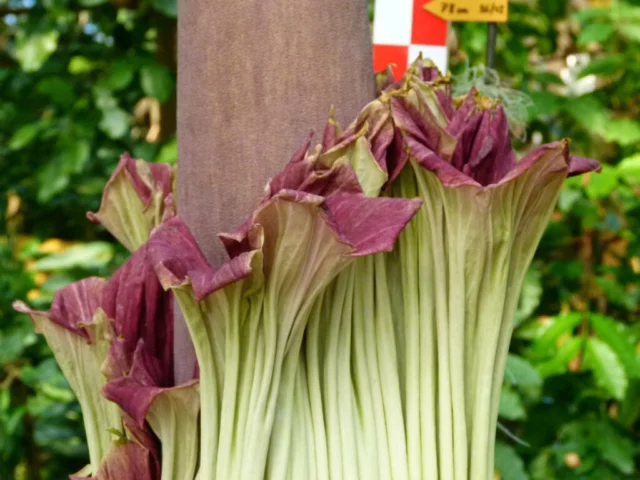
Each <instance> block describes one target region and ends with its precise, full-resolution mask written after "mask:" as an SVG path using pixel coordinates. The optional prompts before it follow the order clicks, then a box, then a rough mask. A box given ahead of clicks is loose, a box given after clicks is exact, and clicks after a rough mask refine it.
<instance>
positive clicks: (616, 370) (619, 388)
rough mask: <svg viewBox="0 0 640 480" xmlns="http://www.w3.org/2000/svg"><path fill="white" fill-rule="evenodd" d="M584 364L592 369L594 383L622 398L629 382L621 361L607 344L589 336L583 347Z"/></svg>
mask: <svg viewBox="0 0 640 480" xmlns="http://www.w3.org/2000/svg"><path fill="white" fill-rule="evenodd" d="M585 366H586V367H587V368H589V369H590V370H592V371H593V374H594V377H595V380H596V383H597V384H598V386H599V387H600V388H602V389H604V390H605V391H606V392H607V393H609V394H610V395H611V396H612V397H614V398H616V399H618V400H622V399H623V398H624V394H625V391H626V389H627V386H628V384H629V380H628V378H627V374H626V372H625V370H624V367H623V365H622V362H621V361H620V359H619V358H618V356H617V355H616V353H615V352H614V351H613V350H612V349H611V347H610V346H609V345H607V344H606V343H604V342H603V341H602V340H600V339H598V338H594V337H592V338H589V339H588V340H587V343H586V348H585Z"/></svg>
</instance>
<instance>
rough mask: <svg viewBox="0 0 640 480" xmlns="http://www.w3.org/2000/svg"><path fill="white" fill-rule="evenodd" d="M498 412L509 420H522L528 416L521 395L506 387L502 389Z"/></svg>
mask: <svg viewBox="0 0 640 480" xmlns="http://www.w3.org/2000/svg"><path fill="white" fill-rule="evenodd" d="M498 412H499V415H500V417H501V418H506V419H507V420H522V419H524V418H526V416H527V413H526V411H525V409H524V405H523V404H522V400H521V399H520V394H519V393H518V392H517V391H515V390H514V389H512V388H510V387H508V386H506V385H505V386H503V387H502V393H501V395H500V408H499V411H498Z"/></svg>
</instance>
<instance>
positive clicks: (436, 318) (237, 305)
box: [18, 61, 598, 480]
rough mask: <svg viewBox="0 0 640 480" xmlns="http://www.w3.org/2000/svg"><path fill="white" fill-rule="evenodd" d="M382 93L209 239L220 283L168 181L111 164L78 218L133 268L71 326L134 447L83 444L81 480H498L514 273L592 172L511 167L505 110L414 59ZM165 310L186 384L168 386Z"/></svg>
mask: <svg viewBox="0 0 640 480" xmlns="http://www.w3.org/2000/svg"><path fill="white" fill-rule="evenodd" d="M378 80H379V86H380V88H381V90H382V91H381V94H380V96H379V97H378V98H377V99H376V100H375V101H374V102H372V103H371V104H369V105H368V106H366V107H365V108H364V110H363V111H362V113H361V114H360V115H359V116H358V118H357V119H356V120H354V122H353V123H352V124H351V125H350V126H349V127H348V128H347V129H346V131H345V132H344V133H342V132H341V131H340V129H339V127H338V126H337V125H336V123H335V121H333V119H331V120H330V121H329V123H328V125H327V128H326V129H325V132H324V135H323V138H322V144H321V145H319V146H318V147H317V148H316V149H312V150H310V149H309V147H310V144H309V143H307V144H305V145H304V146H303V148H302V149H301V150H300V151H299V152H298V153H296V155H294V157H293V159H292V160H291V161H290V162H289V164H288V165H287V166H286V168H285V169H284V170H283V172H282V173H281V174H279V175H277V176H276V177H274V178H273V179H272V180H271V181H270V182H269V184H268V185H267V190H266V195H265V198H264V199H263V200H262V201H261V202H260V204H259V205H258V208H257V209H256V211H255V212H254V213H253V214H252V215H251V216H250V217H249V219H248V220H247V221H246V222H245V223H244V224H243V225H242V226H241V227H240V228H238V229H237V230H235V231H234V232H232V233H226V234H221V235H220V239H221V240H222V242H223V243H224V246H225V247H226V249H227V252H228V254H229V260H228V261H227V262H226V263H225V264H223V265H222V266H220V267H219V268H214V267H212V266H211V265H209V263H208V262H207V260H206V258H205V257H204V255H203V254H202V252H201V251H200V248H199V246H198V245H197V243H196V241H195V240H194V238H193V236H192V235H191V234H190V232H189V230H188V228H187V226H186V225H185V224H184V222H183V221H182V220H181V219H180V218H179V216H176V215H175V208H174V206H173V203H172V193H171V192H172V186H173V183H174V176H173V172H172V171H171V170H170V169H169V167H166V166H161V165H157V164H154V165H146V164H144V163H143V162H140V161H135V160H132V159H131V158H129V157H123V160H122V161H121V164H120V165H119V167H118V169H117V170H116V172H115V173H114V176H113V177H112V179H111V180H110V181H109V183H108V186H107V189H106V192H105V197H104V198H103V203H102V206H101V208H100V211H99V212H98V213H97V214H92V215H91V216H90V218H92V219H94V220H97V221H99V222H100V223H102V224H103V225H104V226H105V227H106V228H108V229H109V230H110V231H112V233H113V234H114V236H116V238H118V239H119V240H120V241H121V242H122V243H123V244H124V245H125V246H126V247H127V248H129V249H130V250H131V251H132V252H134V253H133V256H132V258H131V259H130V260H129V261H128V262H127V263H126V264H125V265H124V266H123V267H121V268H120V270H118V272H117V273H116V274H115V275H114V278H112V279H111V280H110V281H109V282H108V283H107V284H106V286H105V284H104V282H103V281H101V280H97V279H92V280H89V281H85V282H93V283H95V284H96V285H98V284H99V286H100V288H99V291H100V295H101V297H100V299H99V300H95V301H94V302H93V303H92V307H91V308H89V309H85V310H86V312H89V313H83V315H82V318H83V319H82V322H81V323H78V321H75V320H73V321H71V320H69V321H67V323H68V325H70V326H71V328H69V326H67V327H66V328H67V331H68V332H70V333H69V334H71V333H73V334H74V335H76V336H77V332H76V331H74V328H76V329H79V328H86V325H88V323H87V322H89V323H90V322H92V321H94V322H95V320H93V319H94V318H95V315H94V311H97V312H98V314H99V315H98V317H99V318H103V317H104V319H106V320H104V321H106V322H107V323H106V325H108V327H109V329H110V330H109V331H110V332H111V333H110V334H109V335H106V336H104V338H105V339H106V348H105V347H104V346H103V347H102V348H101V350H100V355H99V357H96V358H98V359H97V360H96V359H93V360H92V362H93V364H91V365H93V366H91V368H90V371H91V373H88V372H89V370H88V369H86V368H85V369H84V371H83V374H86V375H93V377H92V378H91V379H88V380H87V382H89V383H90V385H91V392H92V393H91V395H92V396H91V397H90V398H91V401H94V402H95V403H96V405H99V406H100V407H99V408H103V409H107V410H108V411H109V412H111V415H114V413H113V412H115V415H114V420H113V422H116V423H117V425H118V426H120V428H123V429H124V433H123V436H124V437H126V439H125V440H122V439H120V441H121V442H122V441H124V442H125V444H124V445H115V446H113V447H112V450H113V453H109V454H107V452H106V450H107V448H106V447H105V446H104V445H103V444H104V438H105V437H104V435H105V432H104V430H100V427H99V426H98V427H95V425H93V424H92V425H89V426H88V427H87V433H88V437H92V435H93V433H92V432H93V430H91V429H94V430H95V428H98V430H99V433H100V434H101V435H102V437H101V438H102V440H101V441H102V443H101V444H100V445H103V446H102V447H100V448H99V449H98V448H97V447H96V448H94V449H93V450H95V453H92V459H91V463H92V468H91V472H89V473H92V474H93V475H94V477H97V478H112V477H109V476H108V475H107V474H106V473H105V472H109V471H114V472H115V471H122V470H118V469H121V467H122V466H123V465H124V464H126V463H127V461H124V460H123V459H127V458H129V459H131V461H130V462H129V463H130V464H131V472H133V471H136V472H138V473H136V474H135V476H137V477H139V478H145V477H144V475H148V478H162V479H170V478H185V479H193V478H198V480H209V479H236V478H237V479H240V478H241V479H261V478H272V479H281V478H294V479H297V478H315V479H326V478H332V479H339V478H344V479H351V478H362V479H365V478H366V479H370V478H394V479H395V478H397V479H405V478H406V479H408V478H424V479H442V480H450V479H452V480H463V479H464V480H467V479H469V480H477V479H478V480H488V479H490V478H491V477H492V474H493V471H492V470H493V445H494V435H495V426H496V422H497V414H498V404H499V395H500V387H501V384H502V376H503V371H504V366H505V360H506V355H507V351H508V345H509V340H510V337H511V329H512V321H513V316H514V312H515V308H516V305H517V301H518V296H519V291H520V285H521V283H522V279H523V276H524V274H525V272H526V270H527V268H528V265H529V263H530V261H531V258H532V256H533V253H534V251H535V248H536V246H537V244H538V242H539V240H540V237H541V235H542V233H543V230H544V228H545V226H546V224H547V222H548V220H549V217H550V215H551V213H552V211H553V208H554V205H555V202H556V199H557V196H558V194H559V191H560V188H561V185H562V182H563V180H564V179H565V178H566V177H567V176H570V175H575V174H579V173H583V172H587V171H591V170H595V169H597V168H598V165H597V163H596V162H593V161H591V160H586V159H582V158H579V157H572V156H571V155H570V154H569V151H568V143H567V142H566V141H562V142H556V143H552V144H549V145H545V146H542V147H539V148H538V149H536V150H534V151H533V152H531V153H530V154H528V155H526V156H524V157H523V158H522V159H520V160H518V159H517V158H516V155H515V153H514V151H513V149H512V147H511V141H510V138H509V130H508V122H507V118H506V116H505V114H504V111H503V109H502V107H501V106H500V105H497V104H495V102H493V101H491V100H489V99H487V98H485V97H482V96H481V95H479V94H478V93H477V92H476V91H471V92H470V93H469V94H468V95H466V96H464V97H463V98H459V99H454V98H452V97H451V93H450V85H449V81H448V79H447V78H442V77H440V76H439V74H438V73H437V71H436V70H435V69H433V68H430V67H429V66H428V65H423V64H422V63H421V61H418V63H416V64H415V65H414V66H413V67H412V68H411V69H410V71H409V72H408V73H407V75H406V76H405V78H404V79H403V81H401V82H398V83H395V84H391V83H390V82H385V81H384V78H383V77H378ZM213 207H214V208H215V207H216V206H213ZM405 227H406V228H405ZM403 229H404V230H403ZM398 236H399V238H400V239H399V241H398V242H397V243H396V238H398ZM394 245H395V246H394ZM93 283H92V284H93ZM79 285H81V284H77V285H76V286H71V287H67V288H68V289H78V288H79ZM160 286H162V287H164V289H166V290H167V291H166V292H164V291H161V289H160ZM69 291H71V290H69ZM63 294H64V291H63V292H61V293H60V295H63ZM174 298H175V300H176V301H177V304H178V305H179V306H180V308H181V310H182V313H183V315H184V317H185V320H186V323H187V326H188V328H189V332H190V336H191V340H192V342H193V345H194V347H195V351H196V355H197V359H198V367H199V382H198V381H195V380H193V381H191V382H188V383H186V384H184V385H175V381H174V375H173V366H172V365H173V362H172V356H173V350H172V345H173V344H172V341H171V338H172V331H173V330H172V329H173V308H172V304H173V299H174ZM18 308H20V309H21V310H22V311H25V310H26V306H24V305H23V304H19V305H18ZM56 308H58V307H56V304H55V303H54V307H53V309H52V312H51V313H50V314H48V316H49V318H51V320H53V321H54V323H55V322H58V323H55V325H58V324H59V323H60V322H59V321H58V320H54V318H58V317H57V316H56V314H54V313H53V312H54V310H55V309H56ZM83 312H84V311H83ZM88 314H90V315H89V317H87V315H88ZM32 316H34V320H36V321H37V322H38V325H40V324H41V323H43V322H45V321H49V320H48V319H46V318H45V314H42V313H39V314H38V317H37V318H35V314H34V313H33V312H32ZM73 322H75V323H73ZM65 325H66V324H65ZM39 328H41V329H42V328H43V327H39ZM65 333H66V332H65ZM67 336H68V335H67ZM65 338H66V337H65ZM79 338H82V339H83V340H85V343H84V344H81V345H79V346H75V344H74V347H73V348H74V349H78V351H79V352H84V351H85V350H88V349H89V351H90V352H92V351H97V350H96V348H95V345H94V343H89V344H87V343H86V340H87V338H85V337H79ZM92 338H93V337H89V340H91V339H92ZM47 340H48V341H49V342H50V344H51V346H52V349H53V350H54V352H55V351H56V350H58V351H60V349H61V347H60V345H56V342H58V341H59V340H57V337H55V336H51V335H48V336H47ZM76 343H77V342H76ZM87 345H89V346H87ZM96 345H97V343H96ZM91 348H93V350H90V349H91ZM67 355H68V353H67ZM94 356H95V355H94ZM59 362H60V363H61V366H62V368H63V371H64V373H65V374H66V375H67V377H68V378H69V379H70V383H72V387H74V384H73V382H74V380H73V378H74V377H73V375H76V376H77V374H76V373H75V372H76V370H74V366H73V361H69V360H66V363H65V361H64V360H63V359H59ZM87 365H88V364H87ZM101 375H102V376H101ZM98 379H99V381H98ZM107 380H108V381H107ZM105 381H107V382H106V384H105ZM103 384H104V385H103ZM75 390H77V391H76V393H77V394H78V396H79V397H81V396H82V391H81V388H80V387H77V388H76V387H74V391H75ZM96 392H97V393H100V392H102V393H103V396H102V397H100V396H99V395H97V393H96ZM85 396H86V395H85ZM88 398H89V397H88ZM109 401H112V402H114V403H110V402H109ZM82 402H83V400H82V398H81V403H82ZM85 403H86V401H85ZM82 407H83V410H84V409H85V408H86V409H87V411H88V412H91V411H92V410H90V409H91V408H94V410H95V408H98V407H96V406H94V405H88V406H86V407H85V404H82ZM118 407H119V408H118ZM198 415H199V422H198ZM94 424H95V422H94ZM89 442H90V444H91V442H92V440H91V438H89ZM158 443H160V447H158ZM107 447H108V445H107ZM110 451H111V450H110ZM133 458H135V460H133ZM145 465H146V467H145ZM196 467H197V469H198V470H197V471H198V473H197V474H196V473H195V472H196ZM110 468H111V470H109V469H110ZM145 468H146V470H145ZM142 470H145V473H140V472H141V471H142ZM131 472H129V473H131ZM121 475H122V474H121ZM122 478H124V477H122Z"/></svg>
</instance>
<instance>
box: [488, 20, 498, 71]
mask: <svg viewBox="0 0 640 480" xmlns="http://www.w3.org/2000/svg"><path fill="white" fill-rule="evenodd" d="M497 38H498V24H497V23H493V22H492V23H489V24H488V27H487V67H489V68H494V66H495V64H496V41H497Z"/></svg>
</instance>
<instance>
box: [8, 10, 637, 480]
mask: <svg viewBox="0 0 640 480" xmlns="http://www.w3.org/2000/svg"><path fill="white" fill-rule="evenodd" d="M595 4H599V5H600V4H601V5H605V4H607V2H606V1H605V2H602V1H600V2H588V1H586V0H573V1H566V2H564V1H558V0H519V1H515V0H514V1H512V2H510V9H511V15H510V19H509V22H508V23H507V24H505V25H500V26H499V35H498V62H497V65H496V69H497V71H498V73H499V75H500V77H501V79H502V81H503V82H504V84H505V86H506V87H510V88H513V89H516V90H519V91H521V92H523V93H525V94H526V95H527V96H528V97H529V98H531V100H532V106H531V107H530V108H528V109H526V110H522V108H521V109H520V112H521V116H522V118H521V121H522V126H523V127H524V128H523V129H522V131H521V132H518V133H523V132H525V131H526V135H521V137H522V139H521V140H520V141H519V142H518V144H517V146H518V148H519V149H522V150H525V149H527V148H529V147H530V146H531V144H532V143H540V142H546V141H551V140H555V139H559V138H562V137H570V138H572V147H573V150H574V152H575V153H577V154H581V155H585V156H591V157H594V158H597V159H599V160H600V161H601V162H603V164H604V168H603V172H602V174H601V175H590V176H587V177H582V178H578V179H574V180H570V181H568V182H567V185H566V188H565V189H564V191H563V193H562V195H561V198H560V202H559V205H558V209H557V212H556V214H555V215H554V218H553V221H552V223H551V225H550V226H549V228H548V230H547V232H546V234H545V236H544V238H543V241H542V244H541V246H540V249H539V251H538V254H537V256H536V259H535V261H534V264H533V266H532V268H531V270H530V271H529V273H528V275H527V279H526V284H525V289H524V292H523V296H522V299H521V303H520V308H519V311H518V314H517V316H516V318H515V319H514V321H515V322H516V324H517V327H516V331H515V336H514V340H513V344H512V353H511V355H510V357H509V361H508V366H507V373H506V376H505V386H504V391H503V397H502V403H501V409H500V413H501V427H500V429H499V431H498V433H497V435H498V438H499V444H498V448H497V452H496V464H497V468H498V470H499V471H500V476H501V478H502V479H504V480H523V479H532V480H554V479H558V480H564V479H594V480H596V479H597V480H602V479H607V480H609V479H610V480H616V479H637V478H640V461H639V453H640V452H639V448H638V445H640V442H639V438H638V435H639V433H640V425H639V421H638V419H639V417H640V358H639V351H640V322H639V321H638V319H639V302H640V290H639V289H638V286H639V283H638V281H639V274H640V242H639V241H638V237H637V232H638V231H639V226H640V225H639V224H640V152H639V150H640V115H639V111H640V93H639V92H640V88H639V87H640V3H639V2H638V1H631V0H626V1H623V0H613V1H612V2H610V4H609V5H608V6H605V7H604V8H593V7H592V6H590V5H595ZM370 5H372V2H370ZM371 12H373V9H371ZM175 15H176V8H175V2H174V1H173V0H0V19H1V20H0V92H1V93H0V191H1V194H0V212H1V213H0V480H4V479H16V480H22V479H28V480H40V479H42V480H45V479H47V480H49V479H51V480H53V479H55V480H58V479H61V478H65V477H66V475H67V474H68V473H69V472H71V471H73V470H74V469H79V468H80V467H82V466H83V465H84V464H85V463H86V455H87V452H86V448H85V446H84V445H83V442H82V427H81V413H80V411H79V408H78V406H77V403H76V402H75V401H74V399H73V395H72V393H71V391H70V390H69V388H68V386H67V384H66V382H65V380H64V378H63V377H62V375H61V374H60V372H59V370H58V368H57V366H56V364H55V362H54V361H53V359H52V357H51V355H50V352H49V350H48V348H47V346H46V344H45V343H44V342H43V341H42V339H41V338H39V336H37V335H36V334H34V332H33V330H32V326H31V324H30V322H29V320H28V319H26V318H25V317H23V316H20V315H16V314H15V313H13V311H12V309H11V308H10V304H11V301H12V300H13V299H15V298H28V299H29V300H30V302H31V303H32V304H35V305H37V306H39V307H41V308H42V309H46V308H47V307H48V303H49V302H50V300H51V297H52V295H53V293H54V292H55V290H56V289H57V288H59V287H60V286H62V285H65V284H67V283H69V282H71V281H74V280H76V279H79V278H81V277H84V276H87V275H107V274H109V272H111V271H112V270H113V269H114V268H116V266H117V265H119V264H120V263H121V261H122V260H123V258H124V252H122V251H121V250H119V249H118V247H116V246H115V244H114V243H112V241H111V239H110V238H109V237H108V236H107V235H106V234H105V233H104V231H102V230H101V229H100V228H98V227H96V226H93V225H91V224H90V223H89V222H88V221H87V220H86V219H85V216H84V213H85V212H86V211H87V210H95V209H97V207H98V204H99V199H100V192H101V189H102V186H103V185H104V182H105V180H106V178H107V177H108V175H109V173H110V171H111V170H112V169H113V167H114V166H115V165H116V163H117V160H118V156H119V154H120V153H121V152H123V151H130V152H132V154H133V155H134V156H136V157H139V158H144V159H147V160H154V161H169V162H173V161H175V159H176V143H175V91H174V90H175V89H174V85H175V71H176V59H175V28H176V25H175ZM454 27H455V28H454V31H455V34H456V35H455V41H453V39H452V41H453V44H455V45H453V47H452V57H453V60H452V66H451V68H452V71H453V73H454V74H456V75H458V78H459V79H460V78H462V79H463V82H467V83H468V82H469V81H471V80H470V79H469V78H468V76H469V75H468V73H469V70H468V67H469V66H474V65H478V64H481V63H482V62H484V61H485V59H484V51H485V42H486V26H485V25H481V24H465V25H455V26H454ZM480 88H481V89H482V88H486V87H483V86H482V85H480ZM512 97H513V95H511V96H509V97H508V98H512ZM513 101H514V102H515V103H513V104H512V105H513V106H516V107H518V106H519V107H522V105H521V102H520V100H519V97H515V100H513Z"/></svg>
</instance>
